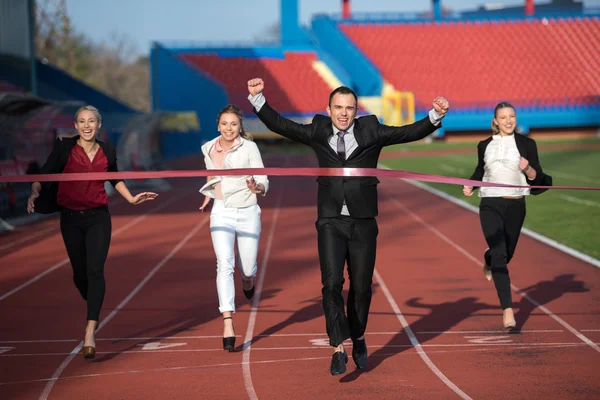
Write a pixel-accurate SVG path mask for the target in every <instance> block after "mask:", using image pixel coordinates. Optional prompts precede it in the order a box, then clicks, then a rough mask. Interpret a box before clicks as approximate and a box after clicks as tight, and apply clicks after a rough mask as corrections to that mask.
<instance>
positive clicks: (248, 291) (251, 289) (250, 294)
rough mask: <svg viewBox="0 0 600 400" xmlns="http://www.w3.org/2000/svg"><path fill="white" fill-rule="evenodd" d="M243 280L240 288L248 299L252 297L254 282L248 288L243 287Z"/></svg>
mask: <svg viewBox="0 0 600 400" xmlns="http://www.w3.org/2000/svg"><path fill="white" fill-rule="evenodd" d="M243 285H244V282H243V281H242V290H243V291H244V296H246V298H247V299H248V300H250V299H252V297H253V296H254V287H255V286H256V285H255V284H254V283H253V284H252V287H251V288H250V289H248V290H246V289H244V286H243Z"/></svg>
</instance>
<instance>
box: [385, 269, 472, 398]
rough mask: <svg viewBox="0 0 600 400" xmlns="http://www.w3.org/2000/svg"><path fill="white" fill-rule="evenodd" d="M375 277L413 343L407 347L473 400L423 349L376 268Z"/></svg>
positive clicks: (455, 389) (444, 379)
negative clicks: (411, 348)
mask: <svg viewBox="0 0 600 400" xmlns="http://www.w3.org/2000/svg"><path fill="white" fill-rule="evenodd" d="M375 279H377V282H378V284H379V286H380V287H381V290H382V291H383V294H385V297H386V298H387V300H388V302H389V303H390V306H391V307H392V309H393V310H394V313H395V314H396V318H398V321H400V324H401V325H402V328H404V331H405V332H406V334H407V335H408V338H409V339H410V342H411V345H410V346H407V347H411V346H413V347H414V348H415V350H416V351H417V353H418V354H419V356H420V357H421V359H422V360H423V361H424V362H425V364H426V365H427V366H428V367H429V369H430V370H431V371H432V372H433V373H434V374H435V375H436V376H437V377H438V378H439V379H440V380H441V381H442V382H444V384H445V385H446V386H448V387H449V388H450V389H452V391H453V392H454V393H456V394H457V395H459V396H460V397H461V398H462V399H464V400H472V399H471V397H469V395H468V394H466V393H465V392H463V391H462V390H460V388H459V387H458V386H456V385H455V384H454V383H452V381H451V380H450V379H448V378H447V377H446V375H444V374H443V373H442V371H440V370H439V368H438V367H436V366H435V364H434V363H433V361H431V359H430V358H429V356H428V355H427V354H426V353H425V350H423V347H422V346H421V343H419V341H418V340H417V337H416V336H415V334H414V333H413V331H412V329H411V328H410V325H409V324H408V321H406V318H404V315H402V312H401V311H400V308H399V307H398V304H396V301H395V300H394V298H393V297H392V294H391V293H390V291H389V290H388V288H387V285H386V284H385V282H384V281H383V278H382V277H381V275H380V274H379V271H377V270H375Z"/></svg>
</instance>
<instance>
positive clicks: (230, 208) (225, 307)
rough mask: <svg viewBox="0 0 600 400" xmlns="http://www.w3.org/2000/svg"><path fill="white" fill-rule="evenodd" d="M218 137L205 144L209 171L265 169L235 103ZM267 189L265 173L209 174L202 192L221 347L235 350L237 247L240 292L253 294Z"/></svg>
mask: <svg viewBox="0 0 600 400" xmlns="http://www.w3.org/2000/svg"><path fill="white" fill-rule="evenodd" d="M217 128H218V130H219V133H220V134H221V135H220V136H218V137H216V138H215V139H213V140H211V141H209V142H207V143H205V144H204V145H203V146H202V153H203V154H204V163H205V164H206V168H207V169H232V168H234V169H236V168H264V165H263V162H262V158H261V156H260V151H259V150H258V147H257V146H256V143H254V142H253V141H252V137H251V136H250V134H249V133H248V132H246V131H245V130H244V126H243V114H242V112H241V111H240V109H239V108H237V107H236V106H234V105H228V106H226V107H225V108H223V110H221V112H220V113H219V116H218V118H217ZM268 189H269V180H268V179H267V176H265V175H256V176H231V175H228V176H209V177H207V183H206V184H205V185H204V186H203V187H202V188H201V189H200V192H201V193H202V194H204V196H206V197H205V198H204V203H203V204H202V206H201V207H200V210H202V211H204V210H205V209H206V207H207V206H208V203H209V202H210V200H211V199H214V205H213V207H212V210H211V214H210V232H211V238H212V242H213V247H214V250H215V255H216V257H217V294H218V296H219V311H220V312H221V314H223V349H225V350H228V351H233V349H234V347H235V333H234V328H233V319H232V318H233V313H234V312H235V285H234V279H233V273H234V270H235V252H234V247H235V246H236V244H237V250H238V251H237V254H238V257H237V259H238V265H239V267H240V271H241V274H242V288H243V291H244V295H245V296H246V298H247V299H251V298H252V296H253V295H254V277H255V276H256V271H257V261H256V259H257V255H258V242H259V239H260V233H261V220H260V215H261V210H260V207H259V206H258V203H257V196H256V195H257V194H259V195H262V196H264V195H265V194H266V193H267V190H268Z"/></svg>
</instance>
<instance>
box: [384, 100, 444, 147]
mask: <svg viewBox="0 0 600 400" xmlns="http://www.w3.org/2000/svg"><path fill="white" fill-rule="evenodd" d="M449 108H450V103H449V102H448V100H446V99H445V98H444V97H441V96H440V97H436V98H435V100H434V101H433V109H431V110H430V111H429V115H428V116H427V117H425V118H423V119H421V120H420V121H417V122H415V123H413V124H410V125H404V126H388V125H379V132H378V133H379V138H380V141H381V145H382V146H390V145H393V144H399V143H409V142H415V141H417V140H421V139H424V138H426V137H427V136H429V135H430V134H432V133H433V132H435V130H436V129H437V128H439V127H440V126H441V120H442V118H444V116H445V115H446V113H447V112H448V109H449Z"/></svg>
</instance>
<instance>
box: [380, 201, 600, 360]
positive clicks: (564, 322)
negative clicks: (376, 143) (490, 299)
mask: <svg viewBox="0 0 600 400" xmlns="http://www.w3.org/2000/svg"><path fill="white" fill-rule="evenodd" d="M391 201H392V202H394V203H395V204H396V205H397V206H398V207H400V208H401V209H402V210H403V211H404V212H405V213H407V214H408V215H410V216H411V217H412V218H413V219H414V220H415V221H417V222H419V223H420V224H422V225H423V226H424V227H426V228H427V229H429V230H430V231H431V232H433V233H434V234H435V235H436V236H437V237H439V238H440V239H442V240H443V241H444V242H446V243H448V244H449V245H450V246H452V247H453V248H454V249H455V250H456V251H458V252H459V253H461V254H463V255H464V256H465V257H467V258H468V259H469V260H471V261H473V262H474V263H475V264H476V265H477V266H478V267H481V260H480V259H477V258H476V257H474V256H473V255H472V254H470V253H469V252H467V251H466V250H465V249H463V248H462V247H460V246H459V245H458V244H457V243H455V242H454V241H453V240H452V239H450V238H449V237H448V236H446V235H444V234H443V233H442V232H440V231H439V230H438V229H437V228H435V227H433V226H431V225H430V224H429V223H427V222H425V221H424V220H423V219H422V218H421V217H419V216H418V215H417V214H415V213H414V212H412V211H411V210H409V209H408V207H406V206H405V205H404V204H403V203H401V202H400V201H398V200H397V199H395V198H391ZM510 286H511V288H512V290H513V291H515V292H516V293H518V294H519V295H521V296H522V297H524V298H525V299H527V300H528V301H529V302H530V303H532V304H533V305H535V306H536V307H537V308H539V309H540V310H542V311H543V312H544V313H546V314H547V315H548V316H549V317H550V318H552V319H553V320H555V321H556V322H558V323H559V324H561V325H562V326H563V327H564V328H566V329H567V330H568V331H569V332H571V333H572V334H573V335H575V336H576V337H578V338H579V339H580V340H581V341H582V342H584V343H587V344H588V345H589V346H590V347H591V348H593V349H594V350H596V351H597V352H599V353H600V347H598V345H597V344H596V343H594V342H592V341H591V340H590V339H588V338H587V337H585V336H584V335H583V334H582V333H581V332H579V331H577V329H575V328H573V327H572V326H571V325H569V324H568V323H567V322H566V321H565V320H563V319H562V318H560V317H559V316H558V315H556V314H554V313H553V312H552V311H550V310H549V309H548V308H546V307H545V306H543V305H541V304H540V303H538V302H537V301H536V300H534V299H533V298H532V297H531V296H529V295H528V294H527V293H525V292H523V291H521V289H519V288H518V287H516V286H515V285H513V284H512V283H511V285H510Z"/></svg>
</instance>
